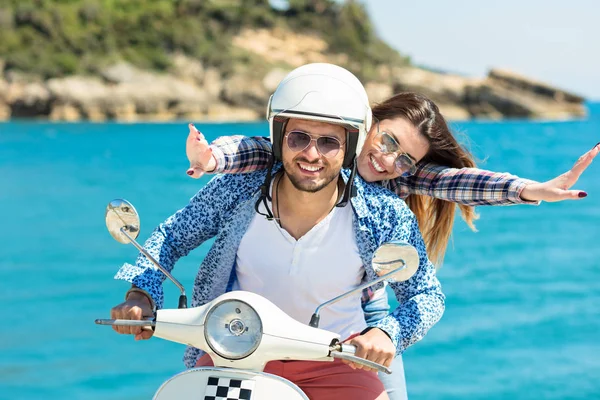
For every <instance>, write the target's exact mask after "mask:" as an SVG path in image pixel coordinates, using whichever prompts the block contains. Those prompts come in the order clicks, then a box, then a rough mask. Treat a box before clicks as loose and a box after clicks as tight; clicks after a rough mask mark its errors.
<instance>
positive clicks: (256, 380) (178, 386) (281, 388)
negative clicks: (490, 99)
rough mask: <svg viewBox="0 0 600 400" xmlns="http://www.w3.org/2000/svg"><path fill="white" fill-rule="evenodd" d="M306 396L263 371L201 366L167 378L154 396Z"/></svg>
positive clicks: (206, 399) (253, 399) (273, 399)
mask: <svg viewBox="0 0 600 400" xmlns="http://www.w3.org/2000/svg"><path fill="white" fill-rule="evenodd" d="M171 399H190V400H191V399H194V400H225V399H231V400H233V399H235V400H281V399H286V400H308V397H306V395H305V394H304V393H303V392H302V391H301V390H300V389H299V388H298V386H296V385H294V384H293V383H292V382H290V381H288V380H286V379H284V378H282V377H280V376H276V375H272V374H267V373H265V372H253V371H242V370H235V369H229V368H214V367H200V368H193V369H189V370H187V371H183V372H181V373H179V374H177V375H175V376H174V377H172V378H170V379H169V380H167V381H166V382H165V383H163V384H162V386H161V387H160V388H159V389H158V391H157V392H156V394H155V395H154V400H171Z"/></svg>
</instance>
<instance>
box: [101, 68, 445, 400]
mask: <svg viewBox="0 0 600 400" xmlns="http://www.w3.org/2000/svg"><path fill="white" fill-rule="evenodd" d="M370 116H371V110H370V108H369V106H368V99H367V95H366V92H365V90H364V88H363V87H362V85H361V84H360V82H359V81H358V79H356V77H354V76H353V75H352V74H351V73H350V72H348V71H346V70H344V69H343V68H340V67H336V66H333V65H329V64H311V65H307V66H303V67H300V68H297V69H296V70H294V71H292V72H291V73H290V74H289V75H288V76H287V77H286V78H285V79H284V80H283V81H282V82H281V84H280V85H279V86H278V88H277V90H276V92H275V93H274V94H273V96H272V98H271V101H270V104H269V124H270V130H271V140H272V143H273V156H274V159H275V160H277V161H281V162H282V163H283V167H281V164H279V163H277V164H276V165H275V171H276V174H275V176H274V178H273V179H271V168H269V169H268V171H266V172H263V171H259V172H256V173H250V174H245V175H225V176H217V177H216V178H214V179H213V180H211V181H210V182H209V183H208V184H207V185H206V186H205V187H204V188H202V189H201V190H200V191H199V192H198V194H197V195H196V196H194V197H193V198H192V200H191V201H190V203H189V204H188V205H187V206H186V207H185V208H183V209H182V210H180V211H178V212H177V213H176V214H174V215H173V216H172V217H170V218H169V219H167V221H165V223H163V224H161V225H160V226H159V227H158V228H157V229H156V230H155V232H154V233H153V234H152V237H151V238H150V239H149V240H148V241H147V242H146V245H145V247H146V249H147V250H148V251H149V252H150V253H151V254H152V255H153V256H154V257H155V258H156V259H157V260H158V261H159V262H161V264H162V265H163V266H164V267H165V268H167V269H169V270H170V269H172V268H173V266H174V263H175V261H176V260H177V259H178V258H179V257H181V256H184V255H186V254H187V253H188V252H189V251H191V250H193V249H194V248H196V247H198V246H199V245H200V244H202V243H203V242H204V241H206V240H208V239H210V238H213V237H215V238H216V240H215V243H214V245H213V246H212V248H211V249H210V251H209V253H208V254H207V256H206V258H205V260H204V262H203V263H202V265H201V267H200V270H199V272H198V275H197V278H196V284H195V287H194V294H193V302H192V305H193V306H198V305H201V304H205V303H207V302H209V301H211V300H213V299H214V298H216V297H217V296H219V295H220V294H222V293H224V292H225V291H227V290H228V289H230V288H233V289H241V290H247V291H252V292H255V293H258V294H260V295H262V296H264V297H266V298H267V299H269V300H271V301H272V302H273V303H275V304H276V305H277V306H279V307H280V308H281V309H283V310H284V311H285V312H287V313H288V314H289V315H290V316H291V317H293V318H295V319H297V320H299V321H308V320H309V319H310V315H311V314H312V312H313V311H314V309H315V308H316V307H317V306H318V305H319V304H320V303H322V302H324V301H326V300H328V299H330V298H332V297H334V296H336V295H338V294H341V293H343V292H345V291H347V290H349V289H351V288H354V287H356V286H357V285H358V284H360V283H361V282H362V281H363V279H365V278H366V279H367V280H372V279H374V278H375V276H376V275H375V272H374V271H373V269H372V267H371V260H372V256H373V253H374V251H375V250H376V249H377V247H379V245H381V244H383V243H385V242H388V241H391V240H402V241H405V242H409V243H411V244H413V245H414V246H415V247H416V248H417V250H418V252H419V256H420V265H419V269H418V270H417V272H416V274H415V275H414V276H413V277H412V278H411V279H410V280H409V281H407V282H403V283H392V284H391V287H392V289H393V290H394V292H395V293H396V296H397V298H398V300H399V302H400V304H401V306H400V307H398V309H397V310H395V311H394V312H393V313H392V314H390V315H389V316H387V317H385V318H383V319H381V320H380V321H378V322H376V323H373V324H372V326H370V327H367V325H366V323H365V320H364V315H363V310H362V308H361V301H360V294H357V295H356V296H354V297H349V298H347V299H345V300H343V301H341V302H339V303H336V304H334V305H332V306H331V307H328V308H326V309H324V310H323V312H322V316H321V327H322V328H323V329H327V330H330V331H334V332H338V333H340V334H341V337H342V338H352V339H351V340H350V342H351V343H353V344H355V345H356V346H357V347H358V351H357V355H358V356H360V357H365V358H367V359H369V360H372V361H375V362H379V363H381V364H384V365H388V366H389V365H390V363H391V361H392V358H393V355H394V354H395V353H396V352H397V353H401V352H402V351H404V349H406V347H408V346H409V345H411V344H413V343H415V342H416V341H418V340H420V339H421V338H422V337H423V336H424V335H425V333H426V332H427V330H428V329H429V328H430V327H431V326H432V325H433V324H434V323H436V322H437V321H438V320H439V318H440V317H441V314H442V313H443V309H444V302H443V295H442V293H441V288H440V285H439V282H438V281H437V279H436V277H435V269H434V267H433V265H432V264H431V263H430V262H429V261H428V260H427V256H426V254H425V246H424V244H423V240H422V238H421V235H420V233H419V230H418V225H417V223H416V219H415V217H414V215H412V213H411V212H410V210H409V209H408V207H407V206H406V205H405V204H404V202H403V201H402V200H400V199H398V198H397V196H395V195H394V194H392V193H391V192H388V191H386V190H385V189H382V188H381V187H377V186H372V185H368V184H366V183H365V182H364V181H362V179H360V178H354V171H355V156H356V154H358V153H359V152H360V148H361V147H362V143H363V142H364V137H365V134H366V131H368V129H369V126H370ZM342 167H345V168H350V170H351V173H350V176H349V177H348V176H347V174H345V173H341V171H342ZM343 178H346V181H344V179H343ZM354 193H355V196H353V194H354ZM348 203H350V204H351V206H346V204H348ZM116 277H117V278H119V279H124V280H127V281H129V282H131V283H132V284H133V285H134V287H133V288H132V290H130V291H129V292H128V294H127V295H126V301H125V303H122V304H120V305H118V306H117V307H115V308H113V310H112V311H111V314H112V317H113V318H127V319H139V318H142V316H143V315H150V314H151V307H152V303H153V302H154V303H155V304H156V305H157V306H158V307H160V306H161V305H162V301H163V294H162V287H161V284H162V280H164V276H163V275H162V274H161V273H160V272H159V271H157V270H156V269H155V268H154V267H153V266H152V264H151V263H149V262H148V260H146V259H145V257H143V256H140V257H138V260H137V263H136V266H132V265H127V264H126V265H125V266H124V267H123V268H122V269H121V270H120V271H119V272H118V273H117V276H116ZM231 278H233V279H231ZM115 329H116V330H117V331H118V332H119V333H130V334H135V335H136V339H146V338H149V337H150V335H151V333H150V332H147V331H144V332H142V331H141V330H139V329H136V328H129V327H116V328H115ZM356 335H358V336H356ZM185 362H186V365H187V366H188V367H192V366H194V365H196V364H198V363H200V364H202V363H205V362H206V358H203V359H200V361H199V351H198V350H197V349H193V348H188V350H187V351H186V356H185ZM200 364H199V365H200ZM270 364H271V363H270ZM288 365H293V366H294V368H292V369H293V372H292V373H290V374H288V375H285V377H286V378H288V379H290V380H291V381H292V382H294V383H296V384H297V385H298V386H299V387H300V388H301V389H302V390H304V391H305V393H307V395H308V396H309V397H311V398H319V399H325V398H353V399H375V398H382V399H383V398H387V397H386V395H385V393H384V391H383V386H382V385H381V382H379V380H378V379H377V377H376V375H375V374H374V373H372V372H371V371H366V370H361V369H360V368H358V369H355V368H357V366H356V365H352V366H348V365H344V364H342V363H339V362H334V363H327V366H323V364H322V363H319V367H318V368H315V363H310V362H304V361H295V362H294V364H288ZM266 371H267V372H269V366H267V369H266ZM300 376H302V378H300ZM351 382H352V383H353V384H354V385H349V383H351ZM332 388H334V389H335V390H332ZM344 391H346V392H344Z"/></svg>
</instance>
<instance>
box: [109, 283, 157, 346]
mask: <svg viewBox="0 0 600 400" xmlns="http://www.w3.org/2000/svg"><path fill="white" fill-rule="evenodd" d="M152 314H153V313H152V305H151V304H150V300H148V298H147V297H146V296H144V295H143V294H141V293H135V292H134V293H130V294H129V296H128V297H127V300H126V301H125V302H124V303H121V304H119V305H118V306H116V307H113V309H112V310H110V317H111V318H113V319H132V320H142V319H146V318H151V317H152ZM112 328H113V329H114V330H115V331H116V332H118V333H121V334H126V335H135V340H145V339H150V338H151V337H152V334H153V333H154V331H153V330H151V329H143V328H142V327H140V326H113V327H112Z"/></svg>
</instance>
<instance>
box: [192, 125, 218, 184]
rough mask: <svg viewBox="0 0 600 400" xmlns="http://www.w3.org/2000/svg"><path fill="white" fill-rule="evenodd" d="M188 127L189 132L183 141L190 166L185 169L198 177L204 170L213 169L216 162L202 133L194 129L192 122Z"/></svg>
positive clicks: (209, 170)
mask: <svg viewBox="0 0 600 400" xmlns="http://www.w3.org/2000/svg"><path fill="white" fill-rule="evenodd" d="M188 127H189V128H190V134H189V135H188V138H187V141H186V143H185V153H186V155H187V158H188V160H189V161H190V168H189V169H188V170H187V174H188V175H189V176H191V177H192V178H195V179H198V178H200V177H201V176H202V175H204V173H205V172H211V171H214V169H215V168H216V166H217V162H216V161H215V159H214V157H213V156H212V150H211V149H210V147H209V145H208V142H207V141H206V139H205V138H204V135H203V134H202V133H200V131H198V129H196V127H195V126H194V124H189V125H188Z"/></svg>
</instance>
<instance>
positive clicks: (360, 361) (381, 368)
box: [331, 345, 392, 375]
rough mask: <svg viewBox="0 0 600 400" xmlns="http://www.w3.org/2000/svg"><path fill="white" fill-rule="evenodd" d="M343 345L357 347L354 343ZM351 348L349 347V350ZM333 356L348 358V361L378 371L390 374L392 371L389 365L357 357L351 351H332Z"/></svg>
mask: <svg viewBox="0 0 600 400" xmlns="http://www.w3.org/2000/svg"><path fill="white" fill-rule="evenodd" d="M343 346H351V347H354V351H356V347H355V346H352V345H343ZM342 350H344V349H343V348H342ZM349 350H350V349H348V351H349ZM331 357H333V358H339V359H342V360H346V361H352V362H354V363H357V364H361V365H364V366H366V367H369V368H373V369H376V370H377V371H380V372H385V373H386V374H388V375H390V374H391V373H392V370H391V369H389V368H388V367H386V366H385V365H381V364H377V363H376V362H373V361H370V360H365V359H364V358H360V357H356V356H355V355H352V354H349V352H346V351H344V352H343V353H340V352H339V351H332V352H331Z"/></svg>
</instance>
